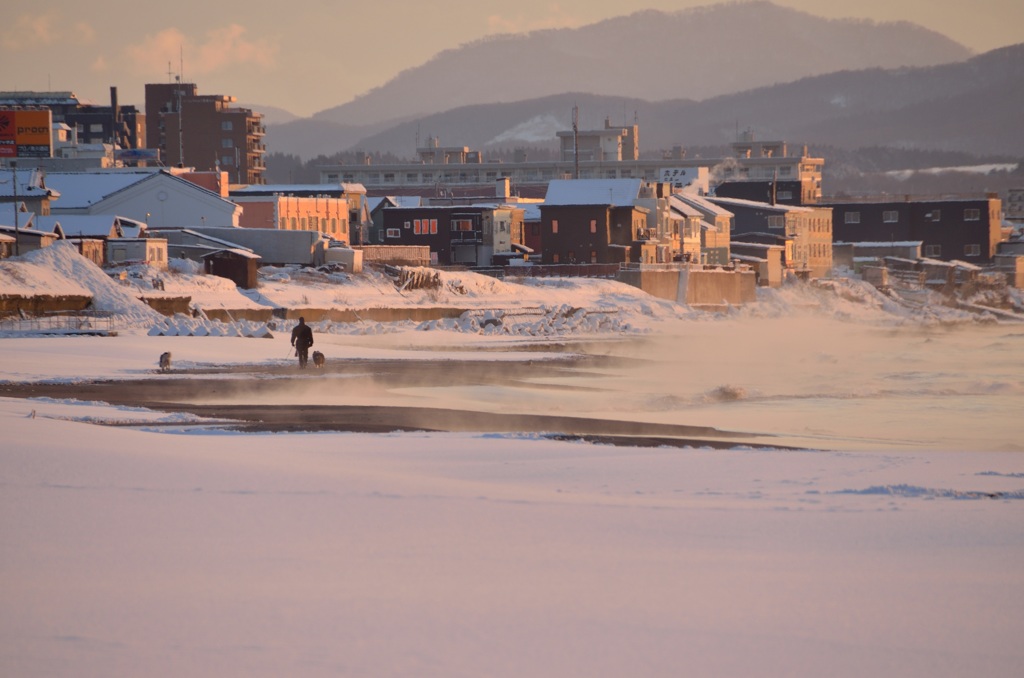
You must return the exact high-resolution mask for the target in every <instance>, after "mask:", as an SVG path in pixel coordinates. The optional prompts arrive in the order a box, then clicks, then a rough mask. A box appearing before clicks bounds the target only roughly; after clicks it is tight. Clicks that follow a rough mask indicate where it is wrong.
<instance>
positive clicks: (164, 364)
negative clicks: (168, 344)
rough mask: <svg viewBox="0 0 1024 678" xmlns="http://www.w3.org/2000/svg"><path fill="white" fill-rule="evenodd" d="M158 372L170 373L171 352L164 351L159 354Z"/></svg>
mask: <svg viewBox="0 0 1024 678" xmlns="http://www.w3.org/2000/svg"><path fill="white" fill-rule="evenodd" d="M160 371H161V372H170V371H171V352H170V351H166V352H165V353H161V354H160Z"/></svg>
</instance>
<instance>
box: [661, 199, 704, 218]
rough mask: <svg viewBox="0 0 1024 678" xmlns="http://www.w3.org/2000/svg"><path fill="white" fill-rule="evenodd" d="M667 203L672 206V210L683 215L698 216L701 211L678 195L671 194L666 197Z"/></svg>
mask: <svg viewBox="0 0 1024 678" xmlns="http://www.w3.org/2000/svg"><path fill="white" fill-rule="evenodd" d="M668 204H669V206H670V207H671V208H672V211H673V212H678V213H679V214H681V215H683V216H684V217H700V216H701V212H700V210H698V209H697V208H696V207H694V206H693V205H691V204H689V203H688V202H686V201H685V200H683V199H682V198H681V197H679V196H678V195H675V194H674V195H671V196H669V199H668Z"/></svg>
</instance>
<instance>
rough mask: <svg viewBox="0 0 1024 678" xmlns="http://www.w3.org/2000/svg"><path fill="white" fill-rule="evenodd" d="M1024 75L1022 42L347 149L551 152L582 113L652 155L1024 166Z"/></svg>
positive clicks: (594, 100)
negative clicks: (968, 54) (959, 58)
mask: <svg viewBox="0 0 1024 678" xmlns="http://www.w3.org/2000/svg"><path fill="white" fill-rule="evenodd" d="M1021 73H1024V44H1021V45H1016V46H1013V47H1006V48H1002V49H998V50H994V51H992V52H988V53H986V54H982V55H980V56H977V57H974V58H971V59H968V60H967V61H964V62H961V63H954V64H945V65H941V66H931V67H927V68H900V69H889V70H885V69H870V70H861V71H842V72H839V73H832V74H829V75H821V76H815V77H811V78H805V79H803V80H799V81H797V82H792V83H787V84H783V85H775V86H773V87H762V88H758V89H754V90H750V91H747V92H741V93H738V94H731V95H726V96H720V97H714V98H711V99H708V100H706V101H692V100H684V99H679V100H673V101H661V102H650V101H644V100H641V99H631V98H625V97H608V96H598V95H593V94H574V93H568V94H560V95H556V96H549V97H542V98H539V99H531V100H528V101H517V102H511V103H502V104H481V105H475V106H464V107H461V108H456V109H454V110H450V111H446V112H444V113H437V114H433V115H427V116H423V117H420V118H417V119H415V120H410V121H407V122H404V123H401V124H398V125H395V126H393V127H390V128H387V129H383V130H381V131H379V132H377V133H374V134H370V135H369V136H366V137H364V138H362V139H361V140H358V141H357V142H352V144H351V146H348V147H346V148H358V149H361V150H366V151H369V152H381V153H393V154H396V155H399V156H401V157H412V156H413V154H414V151H415V140H416V138H417V136H419V137H420V139H421V143H423V139H425V137H426V136H427V135H433V136H437V137H439V138H440V140H441V145H442V146H443V145H451V146H470V147H472V148H476V149H480V150H487V149H489V148H490V149H495V148H515V147H528V146H544V145H545V141H544V140H545V139H547V140H548V141H547V143H548V144H553V143H554V139H555V136H554V133H555V131H557V130H567V129H570V128H571V116H572V107H573V105H578V106H579V109H580V119H581V128H587V129H591V128H595V127H600V126H602V125H603V121H604V118H605V117H610V118H611V119H612V122H613V123H616V124H618V123H626V124H629V123H632V121H633V120H634V118H635V119H636V120H637V121H638V122H639V125H640V148H641V150H642V151H651V150H657V149H669V148H671V147H672V146H673V145H677V144H678V145H683V146H714V145H725V144H728V143H730V142H732V141H734V140H735V137H736V131H737V129H738V128H739V129H748V128H749V129H752V130H753V131H754V133H755V135H756V136H757V138H760V139H783V140H787V141H789V142H790V143H794V144H796V143H806V144H816V145H829V146H834V147H840V148H842V147H845V148H857V147H862V146H895V147H901V148H908V149H932V150H946V151H964V152H969V153H975V154H999V155H1016V156H1024V134H1021V133H1020V111H1022V110H1024V88H1022V87H1021V86H1020V84H1021V78H1020V74H1021ZM318 123H319V124H326V123H323V121H318ZM295 124H296V125H297V124H299V123H295ZM349 131H350V132H355V131H356V130H349ZM350 138H351V137H350ZM322 146H323V145H321V147H322Z"/></svg>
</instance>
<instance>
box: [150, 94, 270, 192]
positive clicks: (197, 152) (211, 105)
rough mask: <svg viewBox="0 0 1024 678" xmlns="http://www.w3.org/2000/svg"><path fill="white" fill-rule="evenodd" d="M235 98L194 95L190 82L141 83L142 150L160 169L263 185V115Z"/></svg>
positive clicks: (217, 95)
mask: <svg viewBox="0 0 1024 678" xmlns="http://www.w3.org/2000/svg"><path fill="white" fill-rule="evenodd" d="M234 102H235V98H234V97H231V96H225V95H221V94H210V95H200V94H199V93H198V89H197V88H196V85H195V84H193V83H181V82H176V83H167V84H148V85H146V118H147V120H148V126H147V129H146V146H147V148H155V149H159V150H160V157H161V159H162V160H163V162H164V164H165V165H169V166H176V165H177V166H183V167H184V166H188V167H195V168H196V169H197V170H200V171H221V172H227V173H228V177H229V178H230V180H231V182H232V183H236V184H263V183H265V181H264V178H263V174H264V172H265V171H266V164H265V162H264V155H265V154H266V146H265V145H264V143H263V137H264V136H265V135H266V128H265V127H264V125H263V115H262V114H261V113H254V112H253V111H252V110H250V109H248V108H239V107H236V106H232V104H233V103H234Z"/></svg>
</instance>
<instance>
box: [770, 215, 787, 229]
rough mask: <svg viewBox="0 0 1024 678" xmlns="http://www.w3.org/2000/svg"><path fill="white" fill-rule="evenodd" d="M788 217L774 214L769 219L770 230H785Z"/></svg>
mask: <svg viewBox="0 0 1024 678" xmlns="http://www.w3.org/2000/svg"><path fill="white" fill-rule="evenodd" d="M785 227H786V217H784V216H782V215H781V214H773V215H771V216H770V217H768V228H785Z"/></svg>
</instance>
